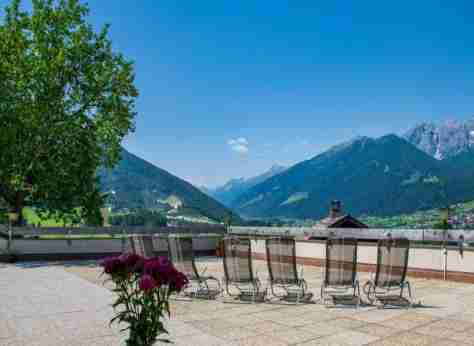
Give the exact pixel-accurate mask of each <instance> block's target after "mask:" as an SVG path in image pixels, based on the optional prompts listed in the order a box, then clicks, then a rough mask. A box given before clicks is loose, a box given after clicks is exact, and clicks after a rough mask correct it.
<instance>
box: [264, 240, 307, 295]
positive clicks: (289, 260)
mask: <svg viewBox="0 0 474 346" xmlns="http://www.w3.org/2000/svg"><path fill="white" fill-rule="evenodd" d="M265 247H266V252H267V266H268V274H269V281H270V288H271V292H272V295H273V296H275V297H278V298H280V299H282V300H295V302H296V303H299V302H302V301H305V302H308V301H310V300H311V298H312V294H311V293H307V292H306V291H307V288H308V285H307V284H306V281H305V280H304V279H303V278H302V273H300V274H299V275H298V270H297V267H296V246H295V240H294V239H293V238H288V237H275V238H268V239H266V241H265ZM279 290H283V291H284V293H283V294H279V293H277V291H279Z"/></svg>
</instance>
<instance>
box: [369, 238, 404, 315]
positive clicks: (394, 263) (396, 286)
mask: <svg viewBox="0 0 474 346" xmlns="http://www.w3.org/2000/svg"><path fill="white" fill-rule="evenodd" d="M409 253H410V241H409V240H408V239H404V238H400V239H392V238H391V237H389V238H387V239H380V240H379V241H378V245H377V268H376V271H375V277H372V278H371V280H369V281H368V282H367V283H365V285H364V292H365V294H366V295H367V298H368V299H369V301H370V302H371V303H374V302H375V303H376V304H377V305H378V307H379V308H383V307H385V306H386V305H397V306H399V305H406V306H407V307H410V306H412V305H413V298H412V290H411V286H410V282H409V281H407V280H406V273H407V266H408V255H409ZM405 287H406V288H407V290H408V299H407V298H406V297H404V296H403V293H404V289H405ZM394 291H399V294H396V295H394V294H392V292H394Z"/></svg>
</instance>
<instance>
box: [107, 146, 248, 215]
mask: <svg viewBox="0 0 474 346" xmlns="http://www.w3.org/2000/svg"><path fill="white" fill-rule="evenodd" d="M99 178H100V181H101V190H102V191H104V192H106V193H107V194H108V203H109V204H110V205H111V206H112V207H113V209H115V210H130V209H136V208H138V209H140V208H145V209H150V210H163V211H166V212H168V213H169V212H174V211H176V212H178V211H187V212H188V213H191V214H199V215H202V216H205V217H207V218H210V219H213V220H223V219H224V218H225V217H227V216H228V215H229V214H231V213H232V212H231V211H230V210H229V209H228V208H226V207H225V206H223V205H222V204H221V203H219V202H217V201H216V200H214V199H213V198H211V197H209V196H208V195H206V194H204V193H203V192H201V191H200V190H199V189H198V188H196V187H194V186H193V185H191V184H190V183H188V182H186V181H184V180H182V179H180V178H178V177H176V176H174V175H172V174H171V173H169V172H167V171H165V170H163V169H161V168H159V167H156V166H155V165H153V164H151V163H149V162H147V161H145V160H143V159H141V158H139V157H138V156H136V155H134V154H132V153H130V152H128V151H127V150H125V149H123V150H122V159H121V161H120V162H119V163H118V164H117V166H115V167H114V168H113V169H109V170H107V169H101V170H100V171H99ZM232 214H233V216H232V217H233V219H240V218H239V216H238V215H236V214H234V213H232Z"/></svg>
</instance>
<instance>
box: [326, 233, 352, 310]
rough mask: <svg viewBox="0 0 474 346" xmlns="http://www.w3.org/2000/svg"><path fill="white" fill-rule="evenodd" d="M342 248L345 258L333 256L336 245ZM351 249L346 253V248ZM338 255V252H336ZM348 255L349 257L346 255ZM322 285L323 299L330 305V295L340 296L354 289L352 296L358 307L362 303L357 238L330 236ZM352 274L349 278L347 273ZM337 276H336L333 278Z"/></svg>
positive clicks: (327, 243)
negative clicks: (358, 274)
mask: <svg viewBox="0 0 474 346" xmlns="http://www.w3.org/2000/svg"><path fill="white" fill-rule="evenodd" d="M336 246H338V247H340V249H339V250H340V251H341V249H342V255H343V257H344V258H339V259H338V258H333V257H334V256H335V255H333V251H335V247H336ZM347 249H349V250H351V251H350V252H349V253H348V254H346V250H347ZM336 255H337V254H336ZM345 256H347V258H346V257H345ZM322 269H323V268H322ZM322 271H323V273H322V274H323V281H322V285H321V301H322V303H323V304H324V305H326V306H327V305H328V304H327V303H328V300H329V297H328V296H339V295H343V294H344V293H347V291H348V290H352V298H355V299H356V307H357V308H358V307H359V305H360V284H359V279H358V276H357V239H355V238H328V239H327V241H326V265H325V267H324V269H323V270H322ZM348 273H349V274H350V277H349V278H348V275H347V274H348ZM333 276H336V278H333Z"/></svg>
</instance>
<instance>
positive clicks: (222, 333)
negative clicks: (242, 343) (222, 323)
mask: <svg viewBox="0 0 474 346" xmlns="http://www.w3.org/2000/svg"><path fill="white" fill-rule="evenodd" d="M209 333H210V334H211V335H213V336H216V337H218V338H221V339H223V340H225V341H229V342H230V341H236V340H240V339H244V338H249V337H253V336H257V335H260V334H263V332H262V331H259V330H255V329H250V328H245V327H233V328H227V329H220V330H211V331H210V332H209Z"/></svg>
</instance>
